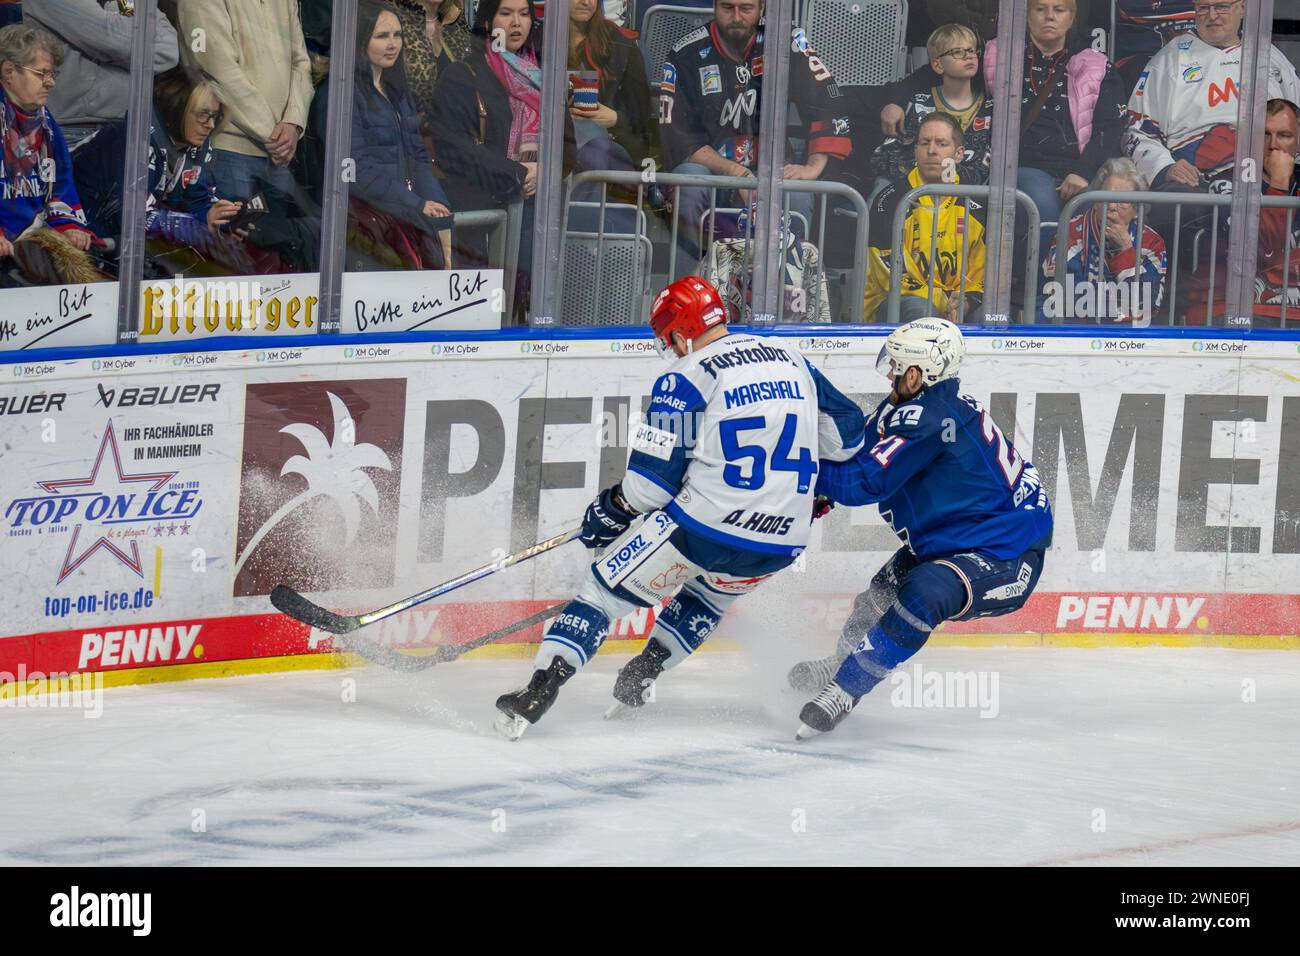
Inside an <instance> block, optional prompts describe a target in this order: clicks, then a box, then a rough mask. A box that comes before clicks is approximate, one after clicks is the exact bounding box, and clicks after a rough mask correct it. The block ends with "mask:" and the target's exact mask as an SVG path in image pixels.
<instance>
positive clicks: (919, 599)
mask: <svg viewBox="0 0 1300 956" xmlns="http://www.w3.org/2000/svg"><path fill="white" fill-rule="evenodd" d="M966 602H967V591H966V585H965V583H964V582H963V580H962V579H961V578H959V577H958V576H957V574H956V573H954V571H953V570H952V569H951V568H950V567H948V566H946V565H943V564H940V563H938V562H928V563H926V564H922V565H921V566H920V567H918V568H916V570H914V571H912V572H911V573H910V574H909V575H908V576H907V580H906V581H905V582H904V584H903V586H902V588H900V589H899V592H898V597H897V598H896V599H895V600H894V601H893V603H891V604H890V605H889V607H888V608H887V609H886V610H885V613H884V614H883V615H882V616H881V618H880V620H879V621H877V622H876V624H875V625H873V626H872V628H871V630H869V631H868V632H867V636H866V637H865V638H864V639H863V641H862V643H860V644H859V645H858V646H857V647H856V648H854V650H853V653H852V654H850V655H849V656H848V657H846V658H845V659H844V662H843V663H842V664H841V665H840V669H839V670H838V671H837V672H836V674H835V683H837V684H839V685H840V687H842V688H844V690H845V691H847V692H848V693H849V694H852V695H853V696H854V697H861V696H862V695H863V694H865V693H867V692H868V691H870V690H871V688H873V687H875V686H876V685H877V684H879V683H880V682H881V681H882V680H884V679H885V678H886V677H888V676H889V672H890V671H891V670H893V669H894V668H895V667H897V666H898V665H899V664H901V663H903V661H905V660H907V659H908V658H909V657H911V656H912V655H913V654H915V653H916V652H917V651H919V650H920V649H921V648H922V647H923V646H924V645H925V642H926V641H927V640H929V639H930V632H931V631H933V630H934V629H935V628H936V627H938V626H939V624H940V623H941V622H943V621H946V620H948V618H950V617H953V616H954V615H956V614H958V613H960V611H961V609H962V608H963V607H964V606H965V605H966Z"/></svg>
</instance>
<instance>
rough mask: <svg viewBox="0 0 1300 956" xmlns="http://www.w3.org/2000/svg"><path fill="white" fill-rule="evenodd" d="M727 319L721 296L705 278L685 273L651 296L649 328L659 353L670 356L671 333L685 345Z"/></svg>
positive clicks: (671, 351)
mask: <svg viewBox="0 0 1300 956" xmlns="http://www.w3.org/2000/svg"><path fill="white" fill-rule="evenodd" d="M726 321H727V309H726V307H725V306H724V305H723V304H722V296H720V295H718V290H717V289H715V288H714V287H713V284H712V283H711V282H709V280H708V279H701V278H700V277H699V276H686V278H684V279H678V280H677V281H676V282H674V283H673V284H672V285H670V286H668V287H667V288H665V289H664V290H663V291H662V292H660V293H659V295H658V296H656V297H655V301H654V305H653V306H651V308H650V328H651V330H652V331H653V332H654V334H655V340H656V344H657V345H658V346H659V354H660V355H663V356H664V357H665V358H671V357H674V354H673V350H672V341H673V338H672V337H673V333H674V332H675V333H677V334H678V335H680V336H681V337H682V338H684V339H685V340H686V341H687V343H688V345H689V343H693V342H694V341H695V339H697V338H699V337H700V336H701V335H703V334H704V333H705V332H707V331H708V330H709V329H711V328H714V327H715V326H718V325H721V324H723V323H724V322H726Z"/></svg>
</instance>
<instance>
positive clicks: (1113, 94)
mask: <svg viewBox="0 0 1300 956" xmlns="http://www.w3.org/2000/svg"><path fill="white" fill-rule="evenodd" d="M1074 22H1075V0H1029V13H1028V27H1029V36H1028V39H1027V41H1026V43H1025V63H1024V86H1023V88H1022V90H1021V94H1020V104H1021V116H1020V169H1019V171H1018V174H1017V178H1016V187H1017V188H1018V189H1020V190H1022V191H1023V192H1025V193H1027V194H1028V195H1029V197H1030V198H1031V199H1032V200H1033V201H1034V204H1035V205H1036V206H1037V207H1038V213H1039V216H1040V217H1041V219H1042V221H1043V222H1056V221H1057V220H1058V219H1059V218H1060V215H1061V204H1062V203H1064V202H1065V201H1066V200H1068V199H1069V198H1070V197H1072V196H1074V195H1075V194H1076V193H1078V192H1079V191H1080V190H1082V189H1085V188H1087V185H1088V182H1089V181H1090V180H1091V179H1092V178H1093V177H1094V176H1096V175H1097V170H1099V169H1100V168H1101V164H1102V163H1104V162H1105V161H1106V160H1107V159H1109V158H1110V157H1112V156H1118V155H1119V154H1120V148H1121V145H1122V141H1123V137H1124V117H1125V108H1124V89H1123V87H1122V86H1121V85H1120V82H1119V77H1118V76H1117V75H1116V73H1115V71H1114V69H1112V68H1111V65H1110V62H1109V61H1108V60H1107V59H1106V55H1105V54H1104V53H1100V52H1098V51H1097V50H1094V49H1093V48H1092V47H1091V45H1090V44H1089V42H1088V41H1087V40H1084V39H1082V38H1080V37H1079V35H1078V34H1077V33H1076V32H1074V30H1073V27H1074ZM997 67H998V41H997V40H996V39H993V40H990V41H989V43H988V47H987V49H986V50H985V52H984V81H985V85H986V87H988V88H990V89H992V88H993V86H994V81H995V78H996V76H997ZM1046 238H1047V237H1046V236H1044V239H1046Z"/></svg>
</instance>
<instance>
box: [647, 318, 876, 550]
mask: <svg viewBox="0 0 1300 956" xmlns="http://www.w3.org/2000/svg"><path fill="white" fill-rule="evenodd" d="M863 423H864V419H863V416H862V412H861V410H860V409H859V408H858V407H857V406H856V405H855V404H853V402H851V401H850V400H849V399H847V398H845V397H844V395H842V394H841V393H840V392H838V391H837V390H836V389H835V388H834V386H832V385H831V384H830V383H829V382H828V381H827V380H826V379H825V378H824V377H823V376H822V375H821V373H820V372H818V371H817V370H816V369H814V368H813V367H812V365H811V364H809V362H808V361H807V360H806V359H805V358H804V357H803V356H802V355H801V354H800V353H799V352H798V351H797V350H796V349H794V348H793V347H791V345H790V344H789V343H788V342H787V341H785V340H782V339H771V338H766V337H760V336H756V335H740V334H732V335H727V336H724V337H723V338H721V339H718V340H717V341H716V342H711V343H710V344H708V345H707V346H705V347H704V348H701V349H699V350H697V351H695V352H692V353H691V354H689V355H687V356H685V357H683V358H680V359H678V360H677V361H675V362H674V363H673V364H672V366H671V368H670V369H669V370H668V371H667V372H666V373H664V374H663V375H661V376H660V377H659V378H658V379H657V380H656V381H655V383H654V388H653V391H652V393H651V396H650V403H649V405H648V407H647V408H646V415H645V421H644V423H642V424H641V425H639V426H638V427H637V428H635V429H634V430H633V432H632V434H631V436H630V440H629V446H630V452H631V453H630V456H629V459H628V466H627V475H626V477H625V478H624V479H623V494H624V495H625V496H626V497H627V500H628V503H629V504H630V505H631V506H632V507H633V508H636V509H637V510H638V511H643V512H645V511H654V510H658V509H663V510H665V511H667V513H668V514H669V515H670V516H671V517H672V518H673V519H674V520H675V521H676V522H677V523H678V524H679V525H680V526H681V527H682V528H684V529H685V530H686V531H687V532H688V533H690V534H694V535H698V536H700V537H703V538H706V539H709V540H711V541H715V542H717V543H720V544H725V545H728V546H731V547H736V548H742V549H744V550H747V551H752V552H757V553H767V554H785V555H795V554H798V553H799V552H800V551H801V550H802V549H803V548H804V547H805V546H806V545H807V543H808V532H809V527H810V525H811V520H812V491H813V486H814V484H815V482H816V478H817V469H818V460H819V459H828V460H832V461H843V460H846V459H848V458H850V457H852V456H853V455H854V454H855V453H856V452H857V451H858V450H859V449H860V448H861V447H862V442H863V435H864V427H863Z"/></svg>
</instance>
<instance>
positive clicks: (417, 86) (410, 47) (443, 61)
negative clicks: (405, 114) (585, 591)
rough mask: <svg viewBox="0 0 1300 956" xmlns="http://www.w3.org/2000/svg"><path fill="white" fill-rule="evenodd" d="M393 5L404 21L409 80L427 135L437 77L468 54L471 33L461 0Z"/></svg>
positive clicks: (399, 0) (416, 0) (402, 1)
mask: <svg viewBox="0 0 1300 956" xmlns="http://www.w3.org/2000/svg"><path fill="white" fill-rule="evenodd" d="M393 6H394V7H396V8H397V15H398V16H399V17H400V18H401V20H402V43H403V48H402V59H403V60H405V61H406V82H407V85H408V86H409V87H410V90H411V95H413V96H414V97H415V106H416V108H417V109H418V110H419V111H420V116H421V117H423V120H424V123H423V126H424V130H425V133H426V135H427V134H428V118H429V117H430V116H432V115H433V111H434V102H433V100H434V95H435V91H436V90H437V87H438V77H439V76H440V75H441V73H442V71H443V70H445V69H446V68H447V67H448V66H449V65H450V64H451V63H453V62H455V61H456V60H460V59H464V57H465V55H466V54H467V53H469V47H470V34H469V27H467V26H466V25H465V20H464V19H463V18H462V16H461V11H462V6H463V4H462V0H393Z"/></svg>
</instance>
